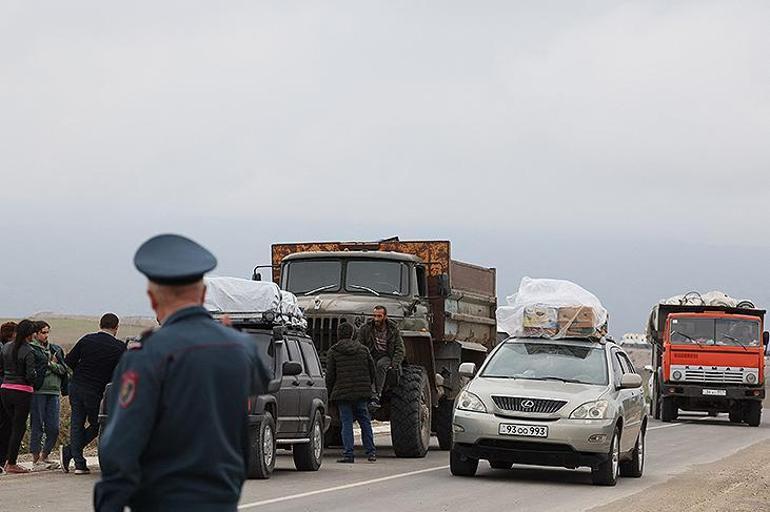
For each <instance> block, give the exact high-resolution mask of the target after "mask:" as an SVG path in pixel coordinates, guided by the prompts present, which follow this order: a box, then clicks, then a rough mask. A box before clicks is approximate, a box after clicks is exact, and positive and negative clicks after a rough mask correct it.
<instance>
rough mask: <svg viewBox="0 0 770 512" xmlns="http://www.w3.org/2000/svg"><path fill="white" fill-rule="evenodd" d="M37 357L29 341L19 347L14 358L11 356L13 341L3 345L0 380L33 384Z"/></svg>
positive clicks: (10, 382) (27, 384) (26, 384)
mask: <svg viewBox="0 0 770 512" xmlns="http://www.w3.org/2000/svg"><path fill="white" fill-rule="evenodd" d="M36 367H37V358H36V357H35V352H34V350H32V347H30V346H29V343H24V344H23V345H22V346H21V347H19V352H18V353H17V354H16V358H15V359H14V357H13V343H6V344H5V345H3V349H2V354H0V382H2V383H4V384H21V385H24V386H33V385H34V384H35V377H36V375H37V371H36Z"/></svg>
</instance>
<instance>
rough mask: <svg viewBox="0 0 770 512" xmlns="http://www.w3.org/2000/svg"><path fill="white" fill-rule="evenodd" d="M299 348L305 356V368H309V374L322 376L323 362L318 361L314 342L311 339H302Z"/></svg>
mask: <svg viewBox="0 0 770 512" xmlns="http://www.w3.org/2000/svg"><path fill="white" fill-rule="evenodd" d="M299 348H300V349H301V350H302V355H303V356H304V357H305V368H307V371H308V374H310V376H311V377H321V363H320V362H319V361H318V355H317V354H316V351H315V348H314V347H313V343H312V342H310V341H309V340H302V341H300V342H299Z"/></svg>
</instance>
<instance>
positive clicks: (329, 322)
mask: <svg viewBox="0 0 770 512" xmlns="http://www.w3.org/2000/svg"><path fill="white" fill-rule="evenodd" d="M339 324H340V321H339V318H328V317H326V318H324V317H320V318H318V317H315V318H308V319H307V333H308V335H309V336H310V338H312V340H313V343H315V347H316V350H318V355H319V356H320V357H321V364H323V365H324V366H326V351H327V350H329V348H331V346H332V345H334V344H335V343H337V327H338V326H339Z"/></svg>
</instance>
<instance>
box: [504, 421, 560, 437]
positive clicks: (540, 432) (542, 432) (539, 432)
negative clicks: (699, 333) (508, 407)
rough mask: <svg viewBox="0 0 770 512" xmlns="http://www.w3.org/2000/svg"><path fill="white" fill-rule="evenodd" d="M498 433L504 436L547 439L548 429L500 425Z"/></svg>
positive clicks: (532, 426)
mask: <svg viewBox="0 0 770 512" xmlns="http://www.w3.org/2000/svg"><path fill="white" fill-rule="evenodd" d="M498 432H499V433H500V434H502V435H505V436H524V437H548V427H539V426H536V425H514V424H511V423H500V428H499V430H498Z"/></svg>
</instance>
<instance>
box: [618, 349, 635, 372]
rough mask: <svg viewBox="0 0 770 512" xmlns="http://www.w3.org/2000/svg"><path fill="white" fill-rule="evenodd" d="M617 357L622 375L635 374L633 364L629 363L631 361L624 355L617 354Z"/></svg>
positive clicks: (621, 353)
mask: <svg viewBox="0 0 770 512" xmlns="http://www.w3.org/2000/svg"><path fill="white" fill-rule="evenodd" d="M618 357H619V358H620V363H621V364H622V365H623V373H636V369H635V368H634V365H633V363H631V360H630V359H629V358H628V356H627V355H626V354H624V353H623V352H618Z"/></svg>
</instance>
